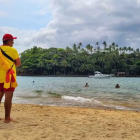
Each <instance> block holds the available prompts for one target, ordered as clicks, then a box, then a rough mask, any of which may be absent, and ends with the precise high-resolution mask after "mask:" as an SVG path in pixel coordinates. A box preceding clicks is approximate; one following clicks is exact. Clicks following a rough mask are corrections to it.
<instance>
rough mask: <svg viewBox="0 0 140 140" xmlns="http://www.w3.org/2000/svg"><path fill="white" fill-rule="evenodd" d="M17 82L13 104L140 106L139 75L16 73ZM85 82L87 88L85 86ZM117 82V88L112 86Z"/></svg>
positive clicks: (124, 107)
mask: <svg viewBox="0 0 140 140" xmlns="http://www.w3.org/2000/svg"><path fill="white" fill-rule="evenodd" d="M17 81H18V84H19V86H18V88H17V89H16V91H15V93H14V99H13V102H15V103H29V104H31V103H33V104H43V105H59V106H82V107H111V108H118V109H128V108H130V109H139V105H140V102H139V100H140V86H139V83H140V78H115V77H112V78H110V79H94V78H88V77H26V76H23V77H21V76H18V77H17ZM33 81H34V82H33ZM85 83H88V84H89V87H84V86H85ZM117 83H119V85H120V88H119V89H116V88H115V85H116V84H117ZM66 97H67V98H66Z"/></svg>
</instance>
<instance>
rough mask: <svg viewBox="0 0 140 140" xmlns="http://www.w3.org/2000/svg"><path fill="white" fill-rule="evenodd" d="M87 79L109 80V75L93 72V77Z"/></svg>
mask: <svg viewBox="0 0 140 140" xmlns="http://www.w3.org/2000/svg"><path fill="white" fill-rule="evenodd" d="M88 77H89V78H110V77H111V75H110V74H102V73H101V72H99V71H95V74H94V75H89V76H88Z"/></svg>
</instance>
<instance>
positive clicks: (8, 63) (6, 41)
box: [0, 34, 21, 123]
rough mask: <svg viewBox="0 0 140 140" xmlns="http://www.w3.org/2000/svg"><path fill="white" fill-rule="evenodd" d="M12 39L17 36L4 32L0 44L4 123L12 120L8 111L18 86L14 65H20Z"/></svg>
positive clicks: (0, 92) (0, 91)
mask: <svg viewBox="0 0 140 140" xmlns="http://www.w3.org/2000/svg"><path fill="white" fill-rule="evenodd" d="M14 39H17V37H13V36H12V35H11V34H5V35H4V36H3V39H2V41H3V45H2V46H0V103H1V100H2V97H3V95H4V94H5V101H4V107H5V119H4V122H5V123H8V122H10V121H13V120H12V119H11V118H10V112H11V106H12V97H13V92H14V90H15V88H16V87H17V86H18V84H17V82H16V66H20V65H21V62H20V59H19V55H18V52H17V50H16V49H15V48H13V44H14ZM1 119H2V118H0V120H1Z"/></svg>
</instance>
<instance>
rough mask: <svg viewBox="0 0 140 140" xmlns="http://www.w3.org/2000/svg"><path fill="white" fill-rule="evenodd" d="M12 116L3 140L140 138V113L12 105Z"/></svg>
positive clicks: (0, 129)
mask: <svg viewBox="0 0 140 140" xmlns="http://www.w3.org/2000/svg"><path fill="white" fill-rule="evenodd" d="M11 116H12V118H13V119H15V120H17V121H18V122H10V123H4V122H3V120H2V121H0V140H121V139H122V140H140V112H133V111H119V110H109V109H108V110H107V109H106V110H105V109H90V108H71V107H50V106H39V105H25V104H13V107H12V112H11ZM0 117H2V118H3V117H4V108H3V103H2V104H1V106H0Z"/></svg>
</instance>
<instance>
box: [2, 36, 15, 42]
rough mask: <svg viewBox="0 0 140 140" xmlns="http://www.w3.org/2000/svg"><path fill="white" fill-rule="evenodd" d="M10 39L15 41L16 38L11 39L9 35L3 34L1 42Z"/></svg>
mask: <svg viewBox="0 0 140 140" xmlns="http://www.w3.org/2000/svg"><path fill="white" fill-rule="evenodd" d="M10 39H17V37H13V36H12V35H11V34H5V35H4V36H3V41H5V40H10Z"/></svg>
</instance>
